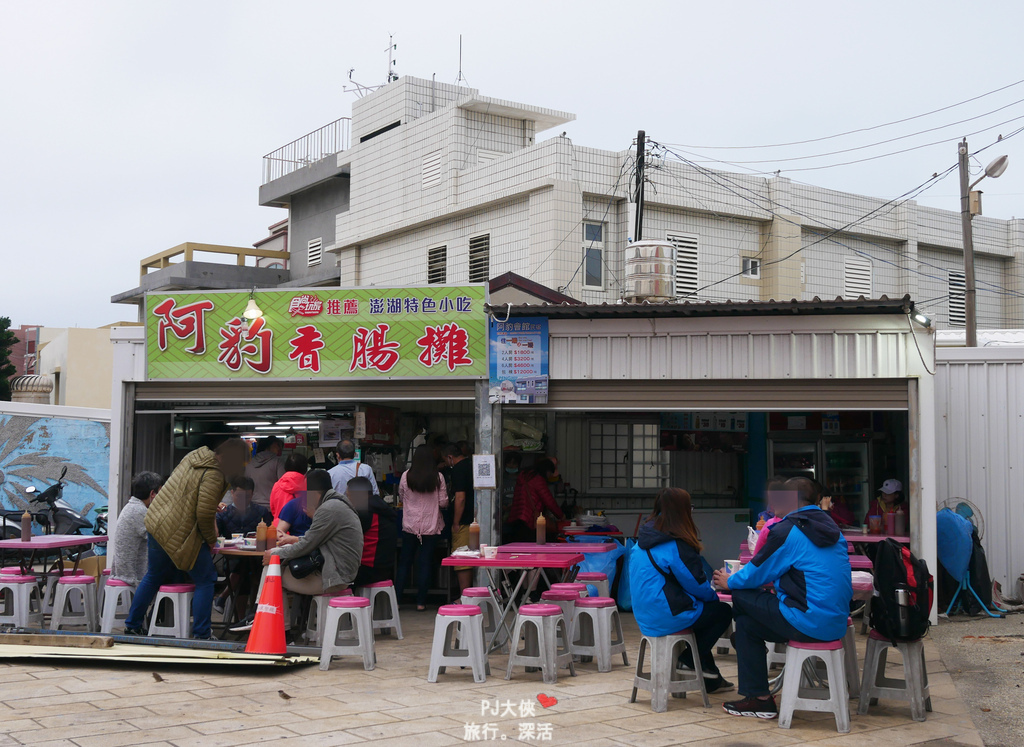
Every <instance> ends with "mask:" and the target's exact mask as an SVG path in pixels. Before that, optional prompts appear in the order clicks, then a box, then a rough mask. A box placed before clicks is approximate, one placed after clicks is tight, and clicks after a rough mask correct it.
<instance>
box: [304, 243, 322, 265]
mask: <svg viewBox="0 0 1024 747" xmlns="http://www.w3.org/2000/svg"><path fill="white" fill-rule="evenodd" d="M323 244H324V242H323V239H313V240H312V241H310V242H309V243H308V244H306V266H307V267H316V266H317V265H318V264H320V262H322V261H323V258H324V246H323Z"/></svg>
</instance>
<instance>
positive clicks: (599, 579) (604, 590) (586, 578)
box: [576, 571, 612, 597]
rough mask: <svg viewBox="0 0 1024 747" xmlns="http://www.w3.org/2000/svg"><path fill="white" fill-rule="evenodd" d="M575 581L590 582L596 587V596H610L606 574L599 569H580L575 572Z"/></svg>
mask: <svg viewBox="0 0 1024 747" xmlns="http://www.w3.org/2000/svg"><path fill="white" fill-rule="evenodd" d="M576 581H577V582H579V583H581V584H590V585H591V586H593V587H594V588H596V589H597V594H594V596H596V597H610V596H611V595H612V592H611V587H609V586H608V575H607V574H605V573H600V572H599V571H582V572H580V573H577V574H576Z"/></svg>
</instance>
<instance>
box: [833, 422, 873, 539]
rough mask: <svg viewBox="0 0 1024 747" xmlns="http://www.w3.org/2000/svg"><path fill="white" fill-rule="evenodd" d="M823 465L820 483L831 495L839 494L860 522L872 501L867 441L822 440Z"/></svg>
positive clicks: (836, 495) (837, 495)
mask: <svg viewBox="0 0 1024 747" xmlns="http://www.w3.org/2000/svg"><path fill="white" fill-rule="evenodd" d="M822 449H823V452H824V459H823V462H822V463H823V464H824V466H825V468H824V471H823V477H822V479H821V484H822V486H823V487H824V488H825V491H826V492H827V493H829V494H831V495H832V496H833V497H839V496H842V497H843V498H844V499H845V500H846V505H847V506H848V507H849V508H850V511H851V512H852V513H853V516H854V518H855V519H856V520H857V522H858V523H860V521H861V519H862V518H863V517H864V514H866V513H867V510H868V505H869V504H870V502H871V470H870V461H869V460H868V444H867V442H866V441H860V442H851V441H830V440H824V441H822Z"/></svg>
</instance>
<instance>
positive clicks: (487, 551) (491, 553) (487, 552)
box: [480, 545, 498, 558]
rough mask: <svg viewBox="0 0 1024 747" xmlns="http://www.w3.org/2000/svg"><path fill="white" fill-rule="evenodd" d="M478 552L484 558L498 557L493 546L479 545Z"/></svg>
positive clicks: (496, 550)
mask: <svg viewBox="0 0 1024 747" xmlns="http://www.w3.org/2000/svg"><path fill="white" fill-rule="evenodd" d="M480 552H482V553H483V554H484V557H485V558H496V557H498V548H497V547H495V546H494V545H487V546H485V545H480Z"/></svg>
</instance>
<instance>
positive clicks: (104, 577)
mask: <svg viewBox="0 0 1024 747" xmlns="http://www.w3.org/2000/svg"><path fill="white" fill-rule="evenodd" d="M112 573H113V569H111V568H104V569H103V570H102V571H101V572H100V575H99V578H97V579H96V583H97V584H98V585H97V586H96V598H97V599H99V600H101V604H100V606H101V607H102V606H103V605H102V600H103V598H104V597H103V590H104V589H105V588H106V587H107V581H109V580H110V577H111V575H112Z"/></svg>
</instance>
